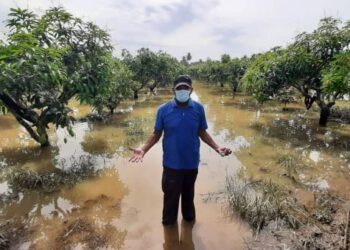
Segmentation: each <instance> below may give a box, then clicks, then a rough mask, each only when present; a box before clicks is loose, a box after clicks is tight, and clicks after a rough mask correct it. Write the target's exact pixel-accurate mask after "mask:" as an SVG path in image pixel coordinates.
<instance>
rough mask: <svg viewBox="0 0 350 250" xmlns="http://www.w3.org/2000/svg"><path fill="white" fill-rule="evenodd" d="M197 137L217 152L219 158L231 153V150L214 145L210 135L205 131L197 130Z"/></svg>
mask: <svg viewBox="0 0 350 250" xmlns="http://www.w3.org/2000/svg"><path fill="white" fill-rule="evenodd" d="M199 137H200V138H201V139H202V141H204V142H205V143H206V144H208V145H209V146H210V147H211V148H212V149H214V150H215V151H216V152H218V153H219V154H220V155H221V156H226V155H229V154H231V153H232V151H231V149H229V148H225V147H220V146H219V145H218V144H216V142H215V141H214V139H213V138H212V137H211V136H210V134H209V133H208V132H207V131H206V130H205V129H201V130H199Z"/></svg>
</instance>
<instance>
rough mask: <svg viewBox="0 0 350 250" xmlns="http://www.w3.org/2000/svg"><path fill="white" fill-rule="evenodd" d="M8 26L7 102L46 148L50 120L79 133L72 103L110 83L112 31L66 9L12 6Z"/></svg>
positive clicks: (2, 57) (1, 83)
mask: <svg viewBox="0 0 350 250" xmlns="http://www.w3.org/2000/svg"><path fill="white" fill-rule="evenodd" d="M7 26H8V28H9V29H10V31H9V33H8V34H7V37H6V40H5V41H3V45H2V46H1V51H0V71H1V75H0V102H1V104H2V105H3V106H5V107H6V109H7V110H8V111H9V112H10V113H11V114H13V115H14V117H15V118H16V120H17V121H18V122H19V123H20V124H21V125H22V126H23V127H24V128H25V129H26V130H27V131H28V133H29V134H30V135H31V137H32V138H33V139H34V140H36V141H37V142H38V143H40V145H41V146H48V145H49V139H48V134H47V129H48V126H49V124H53V125H55V126H56V127H62V128H67V130H68V132H69V133H70V134H71V135H73V131H72V122H73V120H74V119H73V117H72V116H71V110H70V109H69V108H68V107H67V104H68V101H69V100H70V99H71V98H73V97H75V96H76V97H77V98H78V99H79V100H81V101H84V100H90V99H91V98H93V97H94V96H95V95H96V93H97V92H98V89H99V87H100V86H101V85H103V84H105V83H106V79H105V75H106V74H105V73H104V71H105V70H106V66H108V64H107V63H106V62H107V59H106V58H108V56H109V54H110V53H111V49H112V47H111V45H110V40H109V35H108V34H107V33H106V32H105V31H104V30H101V29H100V28H98V27H97V26H96V25H94V24H92V23H89V22H83V21H82V20H81V19H79V18H76V17H74V16H72V15H71V14H69V13H68V12H66V11H65V10H64V9H62V8H52V9H49V10H47V11H46V12H45V14H44V15H42V16H41V17H39V16H37V15H35V14H34V13H33V12H30V11H28V10H25V9H11V11H10V14H9V19H8V20H7ZM101 72H102V73H101Z"/></svg>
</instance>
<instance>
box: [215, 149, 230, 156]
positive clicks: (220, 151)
mask: <svg viewBox="0 0 350 250" xmlns="http://www.w3.org/2000/svg"><path fill="white" fill-rule="evenodd" d="M216 152H218V153H219V154H220V155H221V156H222V157H224V156H227V155H230V154H231V153H232V150H231V149H229V148H225V147H223V148H218V149H217V151H216Z"/></svg>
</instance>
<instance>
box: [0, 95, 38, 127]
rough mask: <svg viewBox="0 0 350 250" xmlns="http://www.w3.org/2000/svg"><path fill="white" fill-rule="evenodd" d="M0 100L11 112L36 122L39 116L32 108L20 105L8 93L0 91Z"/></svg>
mask: <svg viewBox="0 0 350 250" xmlns="http://www.w3.org/2000/svg"><path fill="white" fill-rule="evenodd" d="M0 100H1V101H2V102H3V103H4V104H5V106H6V107H7V108H8V109H9V110H10V111H11V113H12V114H14V115H17V116H19V117H21V118H22V119H25V120H27V121H29V122H31V123H33V124H36V123H37V122H38V119H39V116H38V114H37V113H35V112H34V111H32V110H28V109H27V108H25V107H23V106H22V105H20V104H18V103H17V102H16V101H15V100H14V99H13V98H12V97H11V96H10V95H9V94H6V93H4V92H0Z"/></svg>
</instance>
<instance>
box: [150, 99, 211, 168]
mask: <svg viewBox="0 0 350 250" xmlns="http://www.w3.org/2000/svg"><path fill="white" fill-rule="evenodd" d="M207 128H208V125H207V121H206V118H205V113H204V108H203V106H202V105H201V104H200V103H198V102H196V101H193V100H192V99H190V100H189V103H188V105H187V107H181V106H178V105H177V104H176V101H175V99H173V100H171V101H169V102H167V103H164V104H162V105H161V106H160V107H159V108H158V111H157V119H156V123H155V126H154V129H155V130H157V131H164V136H163V166H166V167H169V168H173V169H196V168H198V165H199V146H200V141H199V130H202V129H207Z"/></svg>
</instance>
